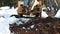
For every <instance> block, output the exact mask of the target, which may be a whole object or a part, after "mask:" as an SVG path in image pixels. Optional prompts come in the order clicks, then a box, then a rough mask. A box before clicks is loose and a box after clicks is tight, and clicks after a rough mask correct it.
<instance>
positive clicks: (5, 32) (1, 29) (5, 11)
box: [0, 6, 60, 34]
mask: <svg viewBox="0 0 60 34" xmlns="http://www.w3.org/2000/svg"><path fill="white" fill-rule="evenodd" d="M59 13H60V10H58V12H57V14H56V16H55V17H58V18H60V14H59ZM12 14H17V8H15V9H14V7H12V9H10V7H8V6H5V7H0V34H10V30H9V24H12V23H14V22H15V21H17V20H19V19H18V18H15V17H14V16H13V17H10V16H11V15H12ZM2 16H4V17H2ZM42 16H43V17H48V15H47V14H46V13H45V12H42ZM22 20H24V18H23V19H22ZM25 20H26V19H25ZM25 20H24V21H25Z"/></svg>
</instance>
